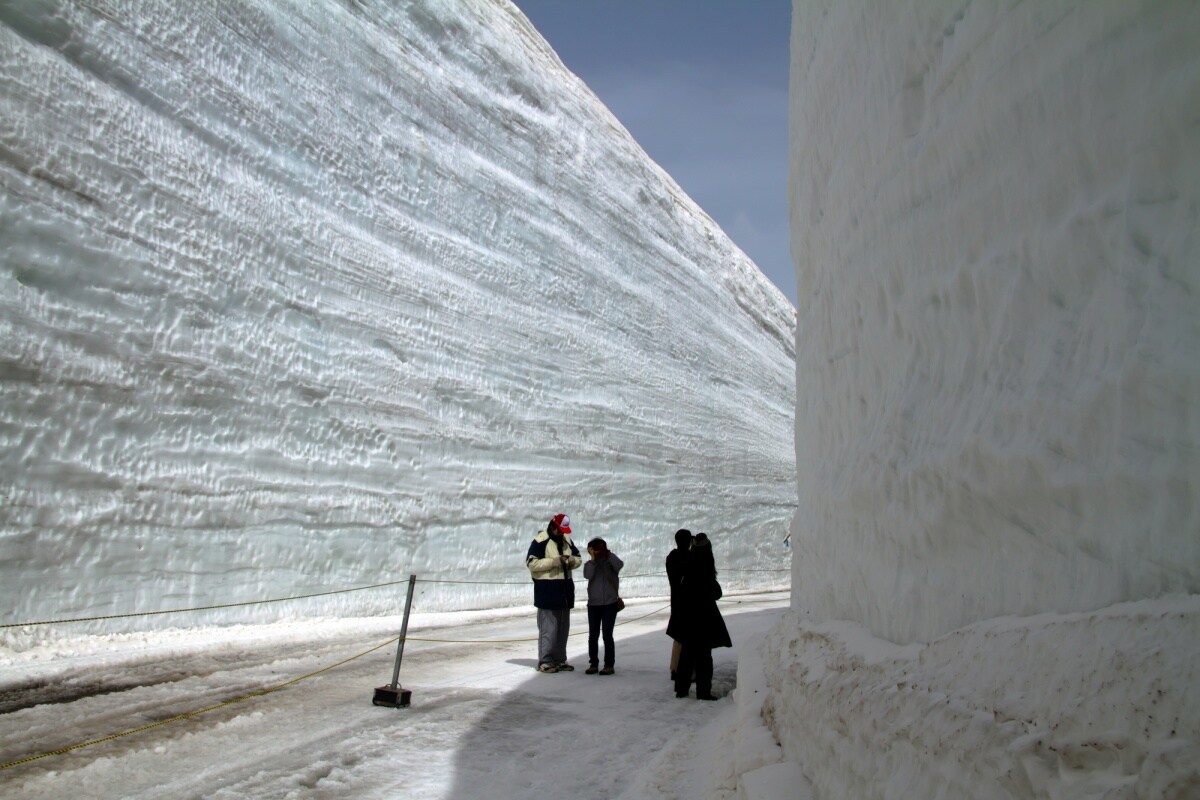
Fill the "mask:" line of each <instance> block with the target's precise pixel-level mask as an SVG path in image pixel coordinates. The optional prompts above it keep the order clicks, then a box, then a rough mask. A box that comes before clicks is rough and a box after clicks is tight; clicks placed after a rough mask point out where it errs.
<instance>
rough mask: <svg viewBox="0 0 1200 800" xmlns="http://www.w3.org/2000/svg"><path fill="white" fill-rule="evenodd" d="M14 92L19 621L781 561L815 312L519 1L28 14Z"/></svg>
mask: <svg viewBox="0 0 1200 800" xmlns="http://www.w3.org/2000/svg"><path fill="white" fill-rule="evenodd" d="M0 86H2V87H3V88H2V90H0V391H2V392H3V395H2V403H0V490H2V491H3V506H2V507H0V601H2V602H0V605H3V606H4V608H5V620H4V621H5V622H13V621H24V620H28V619H30V618H34V619H39V618H47V617H49V618H57V617H61V616H72V615H77V614H109V613H116V612H123V611H131V610H147V609H158V608H172V607H177V606H187V605H201V604H210V603H227V602H236V601H242V600H257V599H265V598H270V597H277V596H287V595H294V594H302V593H306V592H319V591H325V590H330V589H341V588H347V587H352V586H362V585H367V584H373V583H377V582H381V581H389V580H395V579H399V578H404V577H406V576H407V575H408V573H409V572H410V571H415V572H418V573H420V575H421V577H422V578H438V579H457V580H466V581H485V582H505V581H512V582H514V583H515V585H514V586H491V585H486V584H483V583H476V584H461V585H454V586H433V585H423V586H422V587H421V595H420V597H419V600H418V602H419V604H420V607H421V608H423V609H425V610H436V609H438V608H459V607H463V606H465V605H472V604H494V603H503V602H531V600H530V592H529V589H528V585H527V583H526V581H527V579H528V574H527V573H526V572H525V571H524V567H523V562H524V553H525V548H526V547H527V545H528V542H529V540H530V538H531V537H532V536H533V534H534V533H535V532H536V531H537V530H538V529H539V527H541V526H544V524H545V521H546V520H547V519H548V518H549V517H550V515H551V514H553V513H555V512H558V511H565V512H568V513H570V514H572V516H573V517H574V520H575V524H576V530H577V533H578V535H579V536H580V537H590V536H594V535H603V536H605V537H606V538H608V540H609V542H610V544H611V545H612V547H613V549H615V550H616V551H617V552H619V553H621V554H622V556H623V557H624V558H625V560H626V562H627V564H629V565H630V567H631V569H630V570H629V571H630V572H631V573H637V572H661V563H662V558H663V556H664V555H665V553H666V551H667V550H668V549H670V547H671V546H673V545H672V540H671V534H672V533H673V532H674V530H675V529H676V528H677V527H679V526H680V525H687V526H688V527H692V528H693V529H696V530H707V531H709V532H711V533H712V534H713V535H714V539H715V541H716V542H717V547H718V560H719V562H721V563H722V564H723V566H724V567H726V568H733V567H740V568H744V569H757V568H762V567H779V566H780V563H779V556H780V555H782V548H780V547H779V544H778V543H779V542H780V540H782V538H783V535H784V533H785V529H786V526H787V522H788V520H789V519H790V517H791V515H792V513H793V510H794V506H795V497H794V490H793V484H792V479H793V453H792V451H791V447H790V442H789V439H790V433H791V430H792V425H793V412H794V384H793V377H792V371H793V342H794V330H795V327H794V326H795V321H794V312H793V310H792V309H791V307H790V306H789V304H788V303H787V301H786V300H785V299H784V298H783V297H782V295H780V294H779V293H778V291H777V290H775V289H774V287H772V286H771V285H770V283H769V282H768V281H767V280H766V279H765V278H764V277H763V276H762V275H761V274H760V273H759V272H758V270H757V269H756V268H755V267H754V265H753V264H752V263H751V262H750V261H749V260H748V259H747V258H746V257H745V256H744V255H743V254H742V253H741V251H739V250H738V249H737V248H736V247H735V246H734V245H733V244H732V243H731V242H730V241H729V239H728V238H726V236H725V235H724V234H723V233H722V232H721V230H719V229H718V227H717V226H716V225H715V224H714V223H713V222H712V220H711V219H710V218H709V217H707V216H706V215H705V214H704V213H703V212H702V211H701V210H700V209H699V208H698V207H697V206H696V205H695V204H694V203H692V202H691V201H690V200H689V199H688V198H687V197H686V196H685V195H684V194H683V193H682V192H681V191H680V189H679V188H678V186H677V185H676V184H675V183H674V182H673V181H672V180H671V179H670V178H669V177H668V176H667V175H666V174H664V173H663V172H662V170H661V169H659V168H658V167H657V166H656V165H655V164H654V163H652V162H651V161H650V159H649V158H648V157H647V156H646V155H645V153H643V152H642V150H641V149H640V148H639V147H638V146H637V144H636V143H635V142H634V141H633V140H632V139H631V138H630V136H629V135H628V133H627V132H626V131H625V130H624V129H623V128H622V127H621V125H620V124H619V123H618V122H617V120H616V119H614V118H613V117H612V116H611V114H609V113H608V111H607V110H606V109H605V108H604V107H603V106H602V105H601V103H600V102H599V101H598V100H597V99H596V97H595V96H594V95H592V94H591V92H589V91H588V89H587V88H586V87H585V86H584V85H583V84H582V83H581V82H580V81H579V80H578V79H577V78H575V77H574V76H573V75H571V74H570V73H569V72H568V71H567V70H566V69H565V68H564V67H563V66H562V64H561V63H560V62H559V60H558V59H557V57H556V56H555V55H554V53H553V52H552V51H551V49H550V48H549V46H548V45H547V44H546V43H545V41H544V40H543V39H542V38H541V37H540V36H539V35H538V34H537V33H536V31H534V30H533V28H532V27H531V26H530V25H529V23H528V22H527V21H526V20H525V18H524V17H523V16H522V15H521V14H520V13H519V12H518V11H517V10H516V9H515V8H514V7H513V6H512V5H511V4H509V3H507V2H504V1H503V0H496V1H487V0H459V1H457V2H452V1H450V0H445V1H444V2H443V1H436V0H428V1H423V2H415V3H382V2H380V3H376V2H344V3H339V2H322V3H288V2H267V3H264V2H250V1H249V0H246V1H245V2H221V3H217V4H210V3H182V4H181V3H175V2H168V1H167V0H163V1H162V2H148V3H136V4H131V3H124V2H117V0H112V1H111V2H86V3H85V2H55V1H54V0H42V1H40V2H38V1H35V2H28V3H19V4H4V5H3V6H0ZM764 541H769V542H770V543H772V544H773V545H774V551H779V552H774V551H771V552H769V548H765V547H763V546H762V543H763V542H764ZM783 566H784V567H785V568H786V563H785V564H784V565H783ZM740 574H743V575H745V576H751V577H753V573H740ZM751 577H747V578H746V580H750V579H751ZM727 578H728V579H729V580H730V581H735V582H736V579H735V575H734V573H732V572H730V573H727ZM628 591H629V592H631V593H637V592H639V591H640V592H656V593H660V594H661V593H663V592H664V591H665V583H664V581H663V580H662V579H661V578H656V579H652V580H648V581H646V582H643V583H641V584H638V583H637V582H636V581H631V582H628ZM402 597H403V593H402V591H397V590H389V591H387V592H385V593H382V594H380V593H374V594H372V593H363V594H356V595H343V596H339V597H337V598H324V599H322V600H319V601H316V604H315V605H307V606H302V607H296V606H292V607H289V608H288V609H287V610H285V611H280V612H274V611H272V610H271V608H274V607H260V608H251V609H248V610H239V611H238V612H237V613H238V614H243V613H244V614H249V615H250V616H251V618H256V616H257V615H268V614H272V613H287V614H290V613H328V612H329V611H331V610H337V611H341V612H344V611H348V610H358V611H363V612H371V611H377V610H389V611H394V610H395V609H396V608H397V604H398V602H399V600H400V599H402ZM297 609H299V610H297ZM222 613H224V612H222ZM228 613H230V614H233V613H235V612H232V611H231V612H228ZM190 621H191V620H190V619H189V618H186V617H184V618H173V619H171V620H170V622H171V624H189V623H190Z"/></svg>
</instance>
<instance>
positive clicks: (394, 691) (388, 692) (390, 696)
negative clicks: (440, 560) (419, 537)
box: [371, 575, 417, 708]
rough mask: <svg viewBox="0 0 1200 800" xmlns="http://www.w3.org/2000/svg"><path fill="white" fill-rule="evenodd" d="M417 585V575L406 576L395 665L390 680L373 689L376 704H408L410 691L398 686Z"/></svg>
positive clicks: (400, 705)
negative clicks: (402, 619)
mask: <svg viewBox="0 0 1200 800" xmlns="http://www.w3.org/2000/svg"><path fill="white" fill-rule="evenodd" d="M416 586H417V576H416V575H409V576H408V599H407V600H405V601H404V621H403V622H402V623H401V624H400V642H399V643H398V644H397V646H396V667H395V669H393V670H392V682H391V683H389V684H388V685H387V686H380V687H379V688H377V689H376V690H375V698H374V699H373V700H372V701H371V702H372V703H374V704H375V705H377V706H392V707H393V708H402V707H404V706H407V705H408V704H409V701H410V700H411V699H412V692H410V691H409V690H407V689H402V688H400V661H401V659H403V658H404V641H405V640H406V639H407V638H408V615H409V612H411V611H412V599H413V589H415V588H416Z"/></svg>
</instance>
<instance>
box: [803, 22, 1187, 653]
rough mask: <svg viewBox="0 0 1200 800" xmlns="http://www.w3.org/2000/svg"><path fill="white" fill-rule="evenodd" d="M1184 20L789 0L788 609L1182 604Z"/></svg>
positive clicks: (894, 618) (882, 620)
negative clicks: (792, 315) (792, 425)
mask: <svg viewBox="0 0 1200 800" xmlns="http://www.w3.org/2000/svg"><path fill="white" fill-rule="evenodd" d="M1198 41H1200V14H1198V13H1197V6H1196V4H1195V3H1190V2H1128V0H1111V1H1109V2H1070V1H1067V0H1060V1H1059V2H1038V3H961V2H926V1H925V0H909V1H908V2H902V3H889V4H887V5H886V8H880V7H874V6H872V7H868V6H866V5H863V4H855V3H831V2H797V3H795V4H794V16H793V29H792V76H791V93H792V97H791V131H790V136H791V144H790V150H791V152H790V159H791V176H790V186H791V197H790V203H791V217H792V227H793V256H794V259H795V264H796V269H797V280H798V287H799V295H800V297H799V302H798V319H799V323H798V330H797V334H796V341H797V355H796V374H797V384H798V386H797V410H796V454H797V480H798V486H799V505H798V511H797V516H796V518H795V520H794V523H793V541H794V542H795V544H796V554H797V558H796V561H795V564H794V568H793V581H794V594H793V603H794V605H795V606H796V607H797V608H801V609H805V610H808V611H811V612H813V613H814V614H816V615H817V616H818V617H823V618H843V619H853V620H858V621H860V622H862V623H864V624H866V625H867V626H869V628H870V629H871V630H872V631H873V632H875V633H876V634H879V635H882V636H885V637H888V638H890V639H893V640H896V641H911V640H913V639H924V640H928V639H930V638H932V637H935V636H937V635H940V634H943V633H945V632H947V631H949V630H952V629H955V628H957V627H959V626H961V625H963V624H966V623H968V622H971V621H974V620H980V619H985V618H989V617H994V616H997V615H1002V614H1029V613H1034V612H1039V611H1049V610H1055V611H1079V610H1090V609H1096V608H1099V607H1103V606H1107V605H1109V604H1112V603H1116V602H1120V601H1127V600H1136V599H1138V598H1151V597H1156V596H1159V595H1162V594H1164V593H1170V592H1192V593H1195V592H1198V591H1200V507H1198V505H1197V499H1198V498H1200V448H1198V447H1197V444H1198V431H1200V358H1197V354H1198V353H1200V295H1198V292H1200V237H1198V236H1197V217H1198V215H1200V210H1198V209H1200V48H1197V47H1196V42H1198Z"/></svg>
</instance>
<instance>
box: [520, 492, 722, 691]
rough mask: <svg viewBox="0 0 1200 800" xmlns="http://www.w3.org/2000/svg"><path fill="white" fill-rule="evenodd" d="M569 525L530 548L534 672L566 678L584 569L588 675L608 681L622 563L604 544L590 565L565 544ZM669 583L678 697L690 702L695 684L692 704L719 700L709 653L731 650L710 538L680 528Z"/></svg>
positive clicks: (553, 523) (596, 543)
mask: <svg viewBox="0 0 1200 800" xmlns="http://www.w3.org/2000/svg"><path fill="white" fill-rule="evenodd" d="M570 535H571V518H570V517H568V516H567V515H566V514H556V515H555V516H554V517H553V518H551V520H550V522H549V523H547V525H546V529H545V530H544V531H539V532H538V535H537V536H536V537H534V539H533V542H532V543H530V545H529V551H528V553H527V554H526V556H525V566H527V567H528V568H529V572H530V575H532V577H533V604H534V606H536V607H537V615H538V616H537V622H538V665H537V669H538V672H548V673H552V672H570V671H573V670H574V669H575V667H573V666H572V665H571V664H570V663H568V662H567V636H568V634H569V633H570V626H571V609H572V608H574V607H575V582H574V580H573V578H572V571H573V570H576V569H579V567H580V565H582V566H583V576H584V578H586V579H587V582H588V590H587V591H588V597H587V611H588V668H587V670H586V672H587V673H588V674H589V675H595V674H600V675H612V674H613V673H614V665H615V658H616V653H615V648H614V645H613V626H614V625H615V624H616V620H617V612H618V611H620V610H621V609H622V608H624V606H625V603H624V601H623V600H622V599H621V592H620V573H621V568H622V567H623V566H625V565H624V563H623V562H622V561H621V559H620V558H619V557H618V556H617V554H616V553H614V552H612V551H611V550H609V549H608V544H607V543H606V542H605V541H604V540H603V539H599V538H597V539H592V540H591V541H589V542H588V544H587V554H588V560H587V561H586V562H584V561H583V558H582V556H581V555H580V553H579V549H578V548H577V547H576V546H575V544H574V542H572V541H571V539H570V538H569V537H570ZM666 568H667V581H668V582H669V583H670V585H671V617H670V620H669V621H668V623H667V635H668V636H670V637H671V638H672V639H673V640H674V644H673V648H672V652H671V680H672V682H673V683H674V685H675V696H676V697H687V696H688V692H689V689H690V687H691V684H692V682H693V681H695V683H696V698H697V699H699V700H716V699H717V698H716V697H715V696H713V693H712V675H713V660H712V651H713V649H714V648H717V647H733V642H732V640H730V638H729V630H728V629H727V628H726V627H725V620H724V619H723V618H722V617H721V612H720V610H719V609H718V608H717V600H719V599H721V585H720V584H719V583H718V582H717V569H716V565H715V562H714V560H713V552H712V542H710V541H709V539H708V536H707V535H705V534H703V533H698V534H696V535H695V536H693V535H692V533H691V531H689V530H687V529H684V528H681V529H680V530H678V531H676V532H675V549H674V550H672V551H671V552H670V554H668V555H667V560H666ZM601 637H603V640H604V662H603V666H601V662H600V658H599V656H600V646H599V645H600V639H601Z"/></svg>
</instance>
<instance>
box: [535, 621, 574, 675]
mask: <svg viewBox="0 0 1200 800" xmlns="http://www.w3.org/2000/svg"><path fill="white" fill-rule="evenodd" d="M570 630H571V609H569V608H539V609H538V664H565V663H566V661H567V634H568V633H569V632H570Z"/></svg>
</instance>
